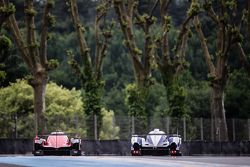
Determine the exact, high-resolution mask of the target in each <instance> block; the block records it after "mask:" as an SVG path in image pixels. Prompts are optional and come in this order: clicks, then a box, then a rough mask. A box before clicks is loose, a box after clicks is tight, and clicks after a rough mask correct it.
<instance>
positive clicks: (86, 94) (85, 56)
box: [66, 0, 114, 139]
mask: <svg viewBox="0 0 250 167" xmlns="http://www.w3.org/2000/svg"><path fill="white" fill-rule="evenodd" d="M66 3H67V5H69V7H70V14H71V17H72V20H73V24H74V27H75V31H76V33H77V39H78V42H79V48H80V56H81V60H82V64H83V65H82V66H81V65H80V63H78V62H77V61H76V60H75V58H74V54H73V52H72V51H68V55H69V58H70V60H69V64H70V65H71V67H72V68H73V70H74V72H75V73H76V74H77V76H78V78H79V79H80V81H81V85H82V90H83V100H84V109H85V113H86V115H87V116H86V117H87V119H86V123H87V136H88V138H90V139H93V138H94V137H96V138H95V139H97V138H98V136H99V133H100V126H101V124H102V122H101V120H102V114H101V98H102V94H103V93H102V92H103V87H104V81H103V79H102V64H103V60H104V58H105V56H106V54H107V53H106V52H107V48H108V44H109V39H110V38H111V37H112V32H111V30H112V27H113V25H114V24H113V23H111V24H109V23H107V22H106V20H105V16H106V15H107V12H108V10H109V8H110V6H111V1H110V0H101V1H100V2H99V5H98V6H97V8H96V17H95V25H94V29H95V55H94V58H92V57H91V55H90V48H89V46H88V43H87V41H86V39H85V27H84V25H83V24H82V23H81V21H80V16H79V13H78V7H77V2H76V0H67V1H66ZM95 116H97V120H98V126H97V129H96V130H94V127H93V124H94V122H95V120H94V119H95Z"/></svg>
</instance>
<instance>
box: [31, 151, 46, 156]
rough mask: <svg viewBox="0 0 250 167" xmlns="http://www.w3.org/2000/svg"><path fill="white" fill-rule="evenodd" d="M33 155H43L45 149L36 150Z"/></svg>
mask: <svg viewBox="0 0 250 167" xmlns="http://www.w3.org/2000/svg"><path fill="white" fill-rule="evenodd" d="M33 155H34V156H43V155H44V152H43V150H34V151H33Z"/></svg>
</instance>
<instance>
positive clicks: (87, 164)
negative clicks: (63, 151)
mask: <svg viewBox="0 0 250 167" xmlns="http://www.w3.org/2000/svg"><path fill="white" fill-rule="evenodd" d="M17 166H32V167H46V166H48V167H69V166H84V167H100V166H101V167H105V166H107V167H139V166H142V167H152V166H154V167H157V166H159V167H160V166H164V167H250V157H223V156H217V157H212V156H211V157H205V156H197V157H192V156H190V157H185V156H183V157H167V156H164V157H158V156H147V157H131V156H80V157H72V156H42V157H34V156H31V155H30V156H1V157H0V167H17Z"/></svg>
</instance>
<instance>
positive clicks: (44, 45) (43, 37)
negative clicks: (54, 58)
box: [39, 1, 52, 67]
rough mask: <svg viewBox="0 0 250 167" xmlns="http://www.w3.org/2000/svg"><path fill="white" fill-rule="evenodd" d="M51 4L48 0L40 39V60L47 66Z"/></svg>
mask: <svg viewBox="0 0 250 167" xmlns="http://www.w3.org/2000/svg"><path fill="white" fill-rule="evenodd" d="M51 8H52V7H51V4H48V1H46V5H45V8H44V12H43V22H42V32H41V39H40V53H39V57H40V61H41V64H42V65H43V66H44V67H46V66H47V64H48V60H47V52H46V51H47V38H48V26H49V25H48V22H49V12H50V9H51Z"/></svg>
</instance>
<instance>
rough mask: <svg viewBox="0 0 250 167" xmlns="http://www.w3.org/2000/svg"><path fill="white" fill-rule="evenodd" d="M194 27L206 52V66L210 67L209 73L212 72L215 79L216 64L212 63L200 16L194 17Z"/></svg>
mask: <svg viewBox="0 0 250 167" xmlns="http://www.w3.org/2000/svg"><path fill="white" fill-rule="evenodd" d="M194 25H195V29H196V31H197V33H198V37H199V40H200V43H201V47H202V49H203V51H204V57H205V60H206V64H207V66H208V69H209V72H210V74H211V76H212V77H215V76H216V70H215V67H214V64H213V62H212V59H211V55H210V54H209V51H208V47H207V43H206V39H205V36H204V34H203V32H202V29H201V23H200V21H199V18H198V16H195V17H194Z"/></svg>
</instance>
